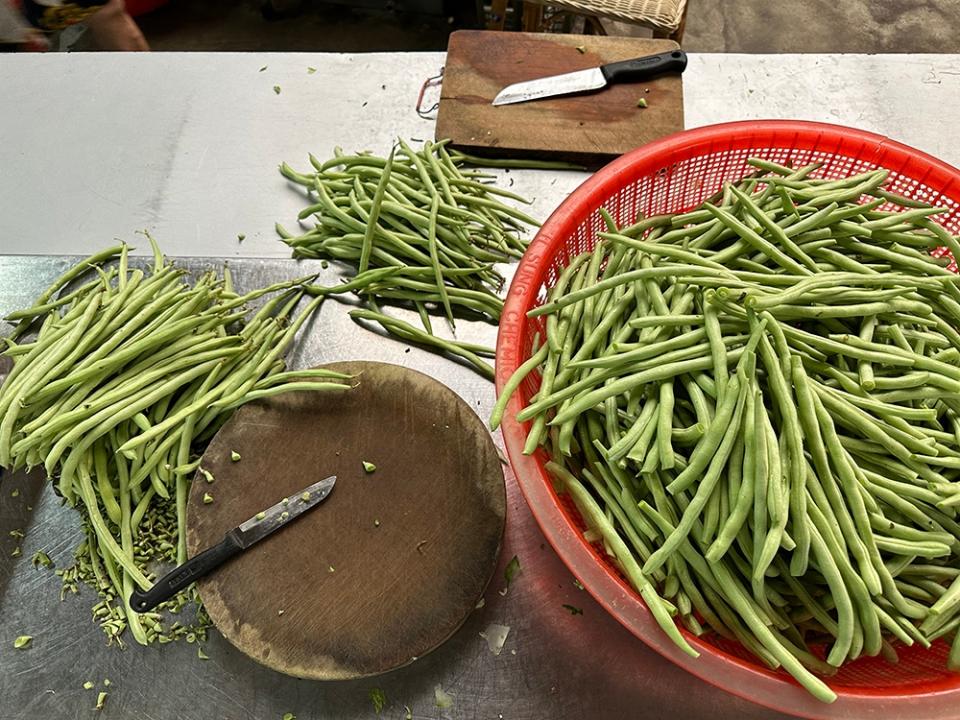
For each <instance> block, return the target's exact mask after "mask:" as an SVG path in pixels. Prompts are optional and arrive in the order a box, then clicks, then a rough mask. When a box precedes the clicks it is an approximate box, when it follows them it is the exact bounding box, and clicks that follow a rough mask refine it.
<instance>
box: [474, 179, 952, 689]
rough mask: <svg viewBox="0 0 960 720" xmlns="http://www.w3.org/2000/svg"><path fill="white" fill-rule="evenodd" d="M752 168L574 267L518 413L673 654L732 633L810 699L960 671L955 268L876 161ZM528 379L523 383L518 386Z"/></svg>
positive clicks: (541, 313)
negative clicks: (836, 681)
mask: <svg viewBox="0 0 960 720" xmlns="http://www.w3.org/2000/svg"><path fill="white" fill-rule="evenodd" d="M751 164H752V165H753V166H754V167H756V168H757V172H756V173H754V174H753V175H750V176H748V177H746V178H744V179H743V180H742V181H740V182H737V183H733V184H726V185H725V186H724V188H723V191H722V192H721V193H718V195H717V196H714V197H713V198H711V200H710V201H707V202H704V203H703V204H702V205H701V206H699V207H698V208H696V209H694V210H692V211H690V212H685V213H682V214H678V215H664V216H656V217H650V218H645V219H641V220H639V221H638V222H636V223H635V224H634V225H632V226H630V227H624V228H621V229H618V228H617V227H615V226H614V224H613V221H612V220H611V219H610V216H609V214H605V218H606V221H607V226H608V228H607V229H608V231H607V232H601V233H599V239H598V241H597V245H596V247H595V248H594V249H593V250H592V251H591V252H587V253H584V254H582V255H580V256H578V257H575V258H573V259H572V260H571V262H570V263H569V265H568V266H567V267H566V269H565V270H564V271H563V273H562V274H561V276H560V277H559V279H558V280H557V281H556V283H555V285H554V286H553V287H552V288H551V289H550V291H549V294H548V297H547V298H546V301H545V303H544V304H543V305H542V306H540V307H537V308H535V309H534V310H532V311H531V312H530V313H529V315H530V316H531V317H533V318H540V319H541V320H540V321H539V322H541V323H542V324H541V325H540V326H539V327H540V328H541V332H540V334H539V335H538V336H537V340H536V341H535V343H534V347H533V350H532V354H531V357H530V358H529V360H527V362H525V363H524V364H523V365H522V366H521V367H520V368H519V369H518V370H517V372H516V373H515V374H514V376H513V377H512V378H511V380H510V381H509V382H508V383H507V386H506V387H505V388H504V392H503V393H502V394H501V396H500V398H499V400H498V404H497V407H496V409H495V411H494V415H493V417H492V425H493V426H494V427H496V426H497V425H498V424H499V422H500V419H501V418H502V414H503V412H504V408H505V406H506V403H507V401H508V399H509V397H510V396H511V395H512V394H513V393H514V392H515V391H516V390H517V388H518V387H519V386H520V384H521V383H522V382H523V381H524V378H526V377H527V376H528V375H529V374H530V373H535V375H534V376H533V377H534V378H535V379H536V380H537V381H538V382H539V389H538V390H537V391H536V392H535V393H534V394H533V395H532V396H531V397H530V399H529V401H528V402H527V404H526V406H525V407H524V408H523V409H522V410H521V411H520V413H519V414H518V415H517V419H518V420H520V421H523V422H526V423H529V424H528V425H527V428H528V429H527V442H526V447H525V450H524V451H525V452H526V453H528V454H529V453H535V452H536V453H540V454H541V455H542V457H543V458H544V460H545V461H547V467H548V469H549V471H550V472H551V473H552V474H553V475H554V477H555V478H557V480H558V482H559V486H560V487H562V488H563V489H564V490H565V491H566V492H568V493H569V494H570V495H571V497H572V499H573V500H574V501H575V503H576V505H577V506H578V508H579V510H580V513H581V515H582V516H583V518H584V520H585V522H586V524H587V526H588V528H589V529H588V532H589V533H590V537H591V538H593V539H598V542H602V544H603V546H604V547H605V549H606V552H607V553H609V555H610V556H611V557H612V558H613V559H614V561H615V562H616V564H617V565H618V566H619V568H620V569H621V570H622V571H623V573H624V575H625V576H626V577H627V578H628V579H629V581H630V582H631V583H632V585H633V586H634V587H635V588H636V590H637V591H638V592H639V593H640V594H641V596H642V597H643V599H644V600H645V602H646V604H647V607H648V608H649V609H650V611H651V612H652V614H653V616H654V617H655V619H656V620H657V622H658V623H659V625H660V626H661V627H662V628H663V630H664V631H666V632H667V633H668V634H669V635H670V637H671V638H672V639H673V640H674V641H675V642H676V643H677V644H678V645H679V646H680V647H681V648H683V649H684V650H685V651H686V652H687V653H689V654H691V655H693V656H696V655H697V652H696V651H695V649H694V648H693V647H692V646H691V645H690V644H689V643H688V641H687V640H686V639H685V638H684V636H683V635H682V634H681V633H680V631H679V628H678V625H677V622H676V621H679V623H680V624H682V626H683V627H685V628H686V629H687V630H689V631H690V632H691V633H693V634H694V635H700V634H702V633H705V632H712V633H716V634H717V635H719V636H722V637H724V638H729V639H736V640H738V641H739V642H740V643H742V645H743V646H745V647H746V648H747V649H748V650H750V651H751V652H752V653H753V654H754V655H755V656H756V657H757V658H759V659H760V660H761V661H762V662H764V663H765V664H767V665H768V666H770V667H771V668H782V669H784V670H786V671H787V672H789V673H790V674H791V675H792V676H793V677H794V678H796V679H797V680H798V681H799V682H800V683H801V684H802V685H803V686H804V687H806V688H807V689H808V690H809V691H810V692H811V693H812V694H813V695H815V696H816V697H817V698H819V699H820V700H823V701H827V702H829V701H832V700H833V699H835V697H836V696H835V694H834V692H833V691H832V690H831V689H830V687H829V686H828V685H827V684H826V683H825V682H824V680H823V679H822V678H823V677H824V676H829V675H830V674H831V673H833V672H835V671H836V670H835V669H836V668H838V667H840V666H841V665H842V664H843V663H844V662H847V661H849V660H852V659H855V658H857V657H860V656H876V655H883V656H884V657H885V658H888V659H890V660H891V661H895V660H896V650H895V647H894V644H895V643H897V642H899V643H902V644H904V645H913V644H915V643H919V644H920V645H921V646H923V647H928V646H929V644H930V643H931V642H933V641H934V640H935V639H937V638H941V637H947V638H949V637H953V638H954V639H953V646H952V650H951V652H950V655H949V658H948V665H949V666H950V667H951V668H954V669H960V633H958V632H957V630H958V628H960V563H958V561H957V558H958V556H960V522H958V518H957V507H958V506H960V482H958V481H960V334H958V332H957V330H956V329H955V328H956V327H957V326H958V324H960V279H958V277H957V276H956V275H955V274H954V273H952V272H950V270H948V269H947V268H946V263H947V260H948V259H949V258H946V259H936V258H934V257H933V256H931V254H930V251H931V250H933V249H934V248H937V247H938V246H945V247H947V248H948V249H949V250H951V251H952V252H953V254H954V255H955V256H956V257H960V242H958V239H957V238H956V237H955V236H953V235H952V234H951V233H950V232H948V231H947V230H945V229H944V228H943V227H942V226H941V225H939V224H937V223H936V222H935V221H934V220H932V219H931V218H932V217H933V216H935V215H937V214H938V213H941V212H944V209H943V208H933V207H930V206H928V205H926V204H923V203H920V202H915V201H913V200H910V199H908V198H905V197H901V196H898V195H895V194H893V193H891V192H889V191H888V190H887V189H885V188H884V183H885V181H886V179H887V176H888V173H887V171H886V170H883V169H878V170H873V171H870V172H866V173H863V174H859V175H855V176H851V177H846V178H841V179H837V180H827V179H823V178H817V177H815V175H816V170H817V167H818V166H817V165H809V166H806V167H801V168H798V169H794V168H789V167H784V166H781V165H778V164H774V163H770V162H765V161H761V160H752V161H751ZM528 382H529V379H528Z"/></svg>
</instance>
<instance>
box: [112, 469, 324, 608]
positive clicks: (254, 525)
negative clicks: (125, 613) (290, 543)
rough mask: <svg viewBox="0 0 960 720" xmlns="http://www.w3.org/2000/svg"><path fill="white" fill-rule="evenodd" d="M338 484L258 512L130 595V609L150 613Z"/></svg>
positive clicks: (309, 490) (318, 485) (319, 486)
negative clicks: (210, 544) (215, 541)
mask: <svg viewBox="0 0 960 720" xmlns="http://www.w3.org/2000/svg"><path fill="white" fill-rule="evenodd" d="M336 482H337V476H336V475H331V476H330V477H328V478H324V479H323V480H320V481H319V482H315V483H313V485H310V486H308V487H306V488H304V489H303V490H301V491H300V492H299V493H298V494H297V495H293V496H290V497H285V498H284V499H283V500H281V501H280V502H278V503H277V504H276V505H273V506H272V507H270V508H268V509H267V510H264V511H263V512H258V513H257V514H256V515H254V516H253V517H252V518H250V519H249V520H245V521H244V522H242V523H240V525H239V526H237V527H235V528H234V529H233V530H231V531H230V532H228V533H227V534H226V535H225V536H224V538H223V540H221V541H220V542H219V543H218V544H216V545H214V546H213V547H211V548H208V549H206V550H204V551H203V552H202V553H200V554H198V555H195V556H194V557H192V558H190V559H189V560H187V561H186V562H185V563H184V564H183V565H180V566H179V567H177V568H175V569H174V570H172V571H170V572H169V573H167V574H166V575H165V576H163V577H162V578H160V579H159V580H158V581H157V582H156V583H154V585H153V587H152V588H150V589H149V590H147V591H146V592H141V591H140V590H134V591H133V593H131V595H130V607H131V608H133V609H134V610H135V611H137V612H147V611H148V610H152V609H153V608H155V607H156V606H157V605H159V604H160V603H162V602H163V601H164V600H169V599H170V598H172V597H173V596H174V595H176V594H177V593H178V592H180V591H181V590H183V589H184V588H185V587H187V586H188V585H189V584H190V583H192V582H193V581H195V580H199V579H200V578H201V577H203V576H204V575H207V574H208V573H210V572H213V571H214V570H216V569H217V568H218V567H220V566H221V565H223V564H224V563H225V562H226V561H227V560H229V559H230V558H232V557H233V556H234V555H236V554H237V553H241V552H243V551H244V550H246V549H248V548H249V547H250V546H251V545H254V544H255V543H258V542H260V541H261V540H263V539H264V538H265V537H267V536H268V535H270V534H272V533H274V532H276V531H277V530H279V529H280V528H282V527H283V526H284V525H287V524H288V523H291V522H293V521H294V520H296V519H297V518H298V517H300V516H301V515H303V514H304V513H305V512H307V511H308V510H312V509H313V508H315V507H316V506H317V505H319V504H320V503H321V502H323V501H324V500H326V499H327V496H328V495H329V494H330V491H331V490H333V486H334V483H336Z"/></svg>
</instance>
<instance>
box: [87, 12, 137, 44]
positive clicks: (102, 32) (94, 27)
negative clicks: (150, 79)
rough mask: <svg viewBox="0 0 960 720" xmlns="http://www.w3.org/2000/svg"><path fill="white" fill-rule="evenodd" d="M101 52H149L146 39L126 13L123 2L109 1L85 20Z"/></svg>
mask: <svg viewBox="0 0 960 720" xmlns="http://www.w3.org/2000/svg"><path fill="white" fill-rule="evenodd" d="M86 24H87V27H88V28H89V29H90V33H91V35H92V36H93V41H94V42H95V43H96V44H97V47H98V48H100V49H101V50H149V49H150V46H149V45H147V40H146V38H144V37H143V33H142V32H140V28H139V27H137V23H136V22H134V20H133V18H132V17H130V15H129V14H128V13H127V10H126V7H125V6H124V2H123V0H110V1H109V2H108V3H107V4H106V5H104V6H103V7H102V8H101V9H100V10H98V11H97V12H95V13H94V14H93V15H91V16H90V17H89V18H87V20H86Z"/></svg>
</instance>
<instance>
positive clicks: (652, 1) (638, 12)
mask: <svg viewBox="0 0 960 720" xmlns="http://www.w3.org/2000/svg"><path fill="white" fill-rule="evenodd" d="M524 1H525V2H530V3H534V4H537V5H549V6H550V7H554V8H559V9H562V10H567V11H569V12H575V13H578V14H580V15H592V16H596V17H605V18H611V19H613V20H620V21H622V22H628V23H634V24H636V25H645V26H647V27H653V28H656V29H659V30H663V31H665V32H668V33H672V32H675V31H676V30H677V29H678V28H679V27H680V24H681V22H682V21H683V11H684V8H685V7H686V5H687V0H524Z"/></svg>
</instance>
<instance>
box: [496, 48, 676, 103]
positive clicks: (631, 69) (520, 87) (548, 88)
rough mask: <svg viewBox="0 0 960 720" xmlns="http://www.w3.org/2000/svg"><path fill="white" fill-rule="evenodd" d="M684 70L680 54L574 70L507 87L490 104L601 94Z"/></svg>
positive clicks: (646, 57)
mask: <svg viewBox="0 0 960 720" xmlns="http://www.w3.org/2000/svg"><path fill="white" fill-rule="evenodd" d="M686 67H687V54H686V53H685V52H683V50H671V51H670V52H663V53H657V54H656V55H646V56H644V57H639V58H634V59H633V60H623V61H621V62H615V63H608V64H607V65H601V66H599V67H595V68H590V69H589V70H577V71H575V72H569V73H564V74H562V75H550V76H548V77H543V78H538V79H536V80H528V81H526V82H520V83H514V84H513V85H507V87H505V88H504V89H503V90H501V91H500V92H499V93H498V94H497V96H496V97H495V98H494V99H493V104H494V105H511V104H513V103H521V102H528V101H530V100H541V99H543V98H548V97H555V96H557V95H570V94H572V93H582V92H589V91H591V90H600V89H601V88H605V87H606V86H607V85H613V84H614V83H625V82H641V81H643V80H649V79H650V78H653V77H656V76H658V75H663V74H665V73H672V72H675V73H682V72H683V71H684V69H686Z"/></svg>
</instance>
